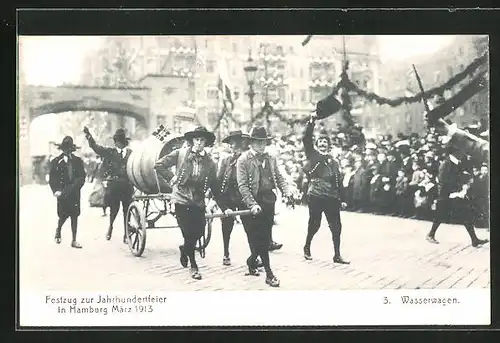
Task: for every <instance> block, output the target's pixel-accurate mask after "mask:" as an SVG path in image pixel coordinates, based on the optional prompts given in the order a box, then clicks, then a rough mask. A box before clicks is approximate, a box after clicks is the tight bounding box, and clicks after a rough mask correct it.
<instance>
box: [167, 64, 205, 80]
mask: <svg viewBox="0 0 500 343" xmlns="http://www.w3.org/2000/svg"><path fill="white" fill-rule="evenodd" d="M172 75H175V76H181V77H187V78H199V77H200V74H198V73H195V72H194V71H193V70H192V69H190V68H179V67H172Z"/></svg>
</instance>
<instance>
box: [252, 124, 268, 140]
mask: <svg viewBox="0 0 500 343" xmlns="http://www.w3.org/2000/svg"><path fill="white" fill-rule="evenodd" d="M248 138H249V139H251V140H258V141H268V142H269V141H271V140H272V139H273V137H272V136H269V135H268V134H267V130H266V128H265V127H263V126H257V127H253V128H252V129H251V130H250V133H249V135H248Z"/></svg>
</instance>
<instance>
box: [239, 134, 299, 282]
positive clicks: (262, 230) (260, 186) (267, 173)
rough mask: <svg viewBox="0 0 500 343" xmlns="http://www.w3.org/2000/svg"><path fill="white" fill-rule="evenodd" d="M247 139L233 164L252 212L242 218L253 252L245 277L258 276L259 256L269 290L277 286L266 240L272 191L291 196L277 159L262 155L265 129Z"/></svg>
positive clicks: (271, 220)
mask: <svg viewBox="0 0 500 343" xmlns="http://www.w3.org/2000/svg"><path fill="white" fill-rule="evenodd" d="M248 138H249V140H250V149H249V150H247V151H245V152H243V153H242V154H241V156H240V157H239V158H238V160H237V162H236V174H237V180H238V189H239V191H240V194H241V197H242V199H243V203H244V204H245V207H246V208H247V209H249V210H250V211H251V212H252V215H251V216H243V217H241V221H242V223H243V228H244V229H245V232H246V234H247V236H248V240H249V241H250V242H251V243H250V246H251V247H252V249H253V251H251V254H250V256H249V257H248V259H247V266H248V274H249V275H255V276H258V275H259V273H258V271H257V270H256V269H257V266H256V260H257V256H260V258H261V259H262V264H263V265H264V269H265V272H266V283H267V284H268V285H269V286H271V287H278V286H279V285H280V282H279V280H278V278H277V277H276V276H275V275H274V273H273V271H272V270H271V264H270V261H269V241H270V239H271V232H272V227H273V225H274V215H275V205H276V194H275V193H274V190H275V189H279V190H280V191H281V193H282V195H283V196H284V197H285V198H287V199H288V200H290V199H291V198H292V195H291V193H290V192H289V189H288V185H287V184H286V183H285V180H284V179H283V176H282V175H281V173H280V171H279V169H278V163H277V161H276V158H275V157H274V156H271V155H269V154H267V153H266V152H265V149H266V146H267V145H268V144H270V142H271V140H272V137H270V136H269V135H268V134H267V130H266V129H265V128H264V127H254V128H253V129H252V130H251V131H250V134H249V137H248Z"/></svg>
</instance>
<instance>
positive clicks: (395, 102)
mask: <svg viewBox="0 0 500 343" xmlns="http://www.w3.org/2000/svg"><path fill="white" fill-rule="evenodd" d="M487 59H488V55H487V53H485V54H483V55H482V56H480V57H478V58H476V59H475V60H474V61H472V63H471V64H469V65H468V66H467V67H466V68H465V69H464V70H463V71H462V72H460V73H458V74H456V75H455V76H453V77H452V78H450V79H449V80H448V81H447V82H445V83H444V84H442V85H441V86H438V87H434V88H432V89H429V90H428V91H426V92H424V94H423V96H424V97H425V98H426V99H428V98H432V97H434V96H436V95H442V94H443V93H444V91H446V90H449V89H451V88H453V87H455V86H456V85H457V84H458V83H460V82H461V81H463V80H464V79H465V78H466V77H468V76H471V75H473V74H474V73H475V72H476V70H477V69H478V68H479V67H481V66H482V65H483V64H485V63H487ZM339 90H340V91H341V94H340V99H341V102H342V108H343V109H344V115H343V119H344V120H345V121H346V122H347V124H348V126H351V125H352V124H354V123H353V119H352V117H351V116H350V110H351V107H352V106H351V101H350V97H349V93H348V91H352V92H355V93H356V94H358V95H359V96H361V97H363V98H366V99H368V100H369V101H375V102H377V103H378V104H379V105H389V106H391V107H397V106H399V105H401V104H403V103H405V104H411V103H417V102H420V101H421V98H422V94H417V95H414V96H411V97H399V98H395V99H388V98H384V97H382V96H379V95H377V94H375V93H373V92H367V91H365V90H363V89H361V88H359V87H358V86H357V85H356V84H355V83H353V82H352V81H351V80H350V79H349V77H348V75H347V73H346V72H345V71H343V72H342V74H341V78H340V81H339V82H338V83H337V84H336V85H335V87H334V88H333V90H332V94H335V95H336V94H337V93H338V92H339ZM346 90H347V91H346ZM268 109H270V111H268ZM265 114H267V116H266V117H269V116H270V115H274V116H275V117H277V118H278V119H279V120H280V121H281V122H284V123H286V124H288V125H295V124H303V123H305V122H306V121H307V120H308V117H307V116H305V117H304V118H301V119H290V118H287V117H286V116H285V115H283V114H282V113H280V112H279V111H276V110H274V108H273V107H272V106H271V105H269V104H267V105H266V106H264V107H263V108H262V109H261V111H260V112H259V113H258V114H257V115H256V116H255V117H254V120H257V119H261V118H262V117H263V116H264V115H265ZM224 115H226V116H227V117H228V119H230V120H231V121H232V122H233V123H235V124H236V125H238V126H246V125H248V124H251V123H250V122H249V121H240V120H237V119H236V118H234V117H233V115H232V113H231V112H229V111H228V110H227V109H223V111H222V113H221V115H220V116H219V118H218V122H217V125H216V128H218V127H219V126H220V122H221V120H222V118H223V117H224Z"/></svg>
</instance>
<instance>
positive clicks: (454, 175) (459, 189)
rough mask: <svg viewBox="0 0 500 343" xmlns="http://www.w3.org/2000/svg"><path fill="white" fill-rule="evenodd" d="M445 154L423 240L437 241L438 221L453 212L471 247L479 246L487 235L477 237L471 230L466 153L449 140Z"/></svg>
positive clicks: (445, 218) (471, 218)
mask: <svg viewBox="0 0 500 343" xmlns="http://www.w3.org/2000/svg"><path fill="white" fill-rule="evenodd" d="M447 150H448V158H447V159H446V160H445V161H444V163H443V164H442V165H441V167H440V168H439V177H438V179H439V197H438V200H437V204H436V211H435V216H434V221H433V223H432V227H431V230H430V232H429V233H428V235H427V240H428V241H429V242H431V243H434V244H438V243H439V242H438V241H437V240H436V239H435V235H436V231H437V229H438V227H439V226H440V224H441V223H443V222H446V221H447V220H448V218H449V216H450V215H451V214H452V213H454V214H456V219H457V220H458V221H459V222H460V223H461V224H463V225H464V226H465V229H466V230H467V233H468V234H469V236H470V238H471V242H472V246H473V247H479V246H481V245H483V244H485V243H487V242H488V240H487V239H479V238H478V237H477V236H476V232H475V230H474V211H473V207H472V203H471V200H470V198H469V195H468V194H467V193H468V189H469V187H470V186H469V185H470V183H469V179H470V175H467V174H466V173H464V172H466V166H465V165H464V162H463V161H465V159H466V155H465V154H464V153H463V152H461V151H460V150H458V149H457V148H456V147H454V146H453V145H452V144H449V145H448V147H447Z"/></svg>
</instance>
